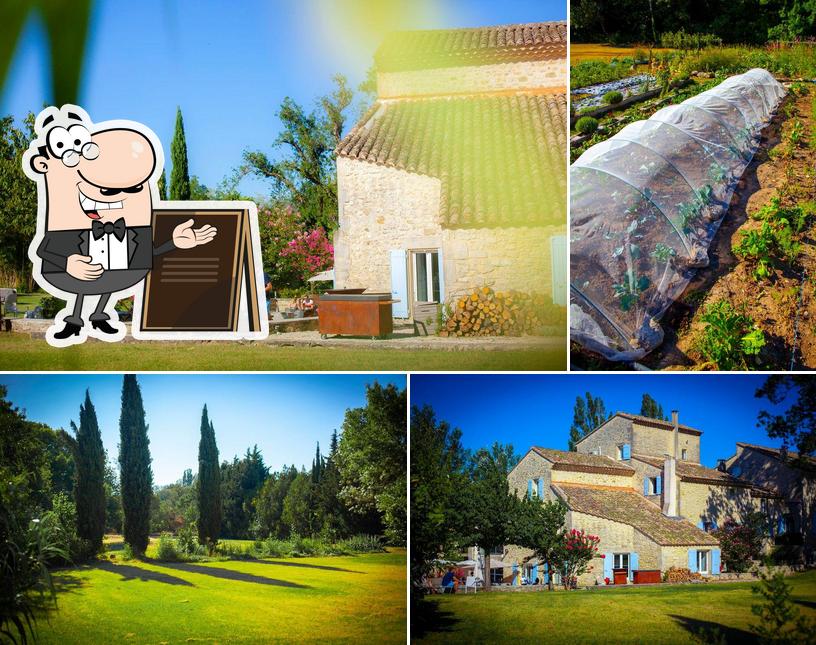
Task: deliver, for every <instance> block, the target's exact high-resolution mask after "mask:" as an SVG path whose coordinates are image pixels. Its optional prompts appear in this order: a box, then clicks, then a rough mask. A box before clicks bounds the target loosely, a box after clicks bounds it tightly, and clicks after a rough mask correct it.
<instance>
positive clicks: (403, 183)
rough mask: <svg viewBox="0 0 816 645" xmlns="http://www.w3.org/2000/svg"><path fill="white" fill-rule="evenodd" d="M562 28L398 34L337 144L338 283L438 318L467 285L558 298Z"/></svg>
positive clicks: (401, 311)
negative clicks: (382, 294) (368, 99)
mask: <svg viewBox="0 0 816 645" xmlns="http://www.w3.org/2000/svg"><path fill="white" fill-rule="evenodd" d="M566 40H567V39H566V23H564V22H554V23H529V24H521V25H507V26H500V27H480V28H474V29H454V30H432V31H412V32H398V33H395V34H393V35H392V36H390V37H388V38H387V39H386V40H385V41H384V42H383V43H382V45H381V46H380V48H379V49H378V51H377V52H376V54H375V67H376V70H377V100H376V102H375V103H374V105H373V106H372V108H371V109H370V110H369V111H368V113H367V114H366V115H365V116H364V117H363V118H362V119H361V120H360V122H359V123H357V124H356V125H355V127H354V128H353V129H352V130H351V131H350V132H349V134H348V135H347V136H346V137H345V138H344V139H343V140H342V141H341V143H340V145H339V146H338V148H337V151H336V152H337V190H338V203H339V229H338V231H337V232H336V233H335V238H334V245H335V285H336V286H337V287H338V288H344V287H366V288H368V289H371V290H377V291H391V292H392V293H393V295H394V297H395V298H396V299H398V300H400V302H399V303H398V304H396V305H395V306H394V315H395V316H397V317H408V318H414V319H417V320H422V321H424V320H426V319H428V318H435V315H436V310H437V307H438V305H439V303H444V302H448V303H449V302H450V301H451V300H452V299H454V298H455V297H457V296H460V295H463V294H465V293H468V292H471V291H472V290H474V289H475V288H477V287H482V286H485V285H487V286H491V287H493V288H494V289H497V290H508V289H517V290H521V291H526V292H537V293H546V294H550V295H551V296H552V298H553V300H554V301H556V302H558V303H559V304H565V302H566V237H565V235H566V167H567V162H566V149H567V148H566V127H567V126H566V105H567V103H566V85H567V63H566Z"/></svg>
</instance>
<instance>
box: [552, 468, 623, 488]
mask: <svg viewBox="0 0 816 645" xmlns="http://www.w3.org/2000/svg"><path fill="white" fill-rule="evenodd" d="M552 481H553V483H554V484H556V485H557V484H558V483H559V482H565V483H568V484H590V485H593V486H618V487H621V488H632V486H633V479H632V475H612V474H608V473H584V472H575V471H572V470H553V471H552Z"/></svg>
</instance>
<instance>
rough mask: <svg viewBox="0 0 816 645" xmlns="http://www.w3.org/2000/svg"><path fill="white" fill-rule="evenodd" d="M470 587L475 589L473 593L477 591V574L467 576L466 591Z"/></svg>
mask: <svg viewBox="0 0 816 645" xmlns="http://www.w3.org/2000/svg"><path fill="white" fill-rule="evenodd" d="M468 589H473V593H476V576H468V577H467V578H465V593H467V592H468Z"/></svg>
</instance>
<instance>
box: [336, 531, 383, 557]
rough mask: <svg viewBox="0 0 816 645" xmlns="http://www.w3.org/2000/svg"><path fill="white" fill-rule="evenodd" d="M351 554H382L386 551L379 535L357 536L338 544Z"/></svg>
mask: <svg viewBox="0 0 816 645" xmlns="http://www.w3.org/2000/svg"><path fill="white" fill-rule="evenodd" d="M337 544H338V545H339V546H341V547H342V548H344V549H347V550H348V551H350V552H351V553H381V552H383V551H385V548H384V547H383V544H382V538H380V536H378V535H355V536H353V537H350V538H347V539H345V540H341V541H340V542H338V543H337Z"/></svg>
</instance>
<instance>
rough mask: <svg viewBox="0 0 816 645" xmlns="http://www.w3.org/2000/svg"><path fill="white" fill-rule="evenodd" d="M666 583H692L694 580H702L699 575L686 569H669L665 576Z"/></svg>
mask: <svg viewBox="0 0 816 645" xmlns="http://www.w3.org/2000/svg"><path fill="white" fill-rule="evenodd" d="M665 578H666V582H691V581H692V580H702V578H703V577H702V576H701V575H700V574H699V573H696V572H695V573H692V572H691V570H690V569H686V568H685V567H669V569H668V571H666V574H665Z"/></svg>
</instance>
